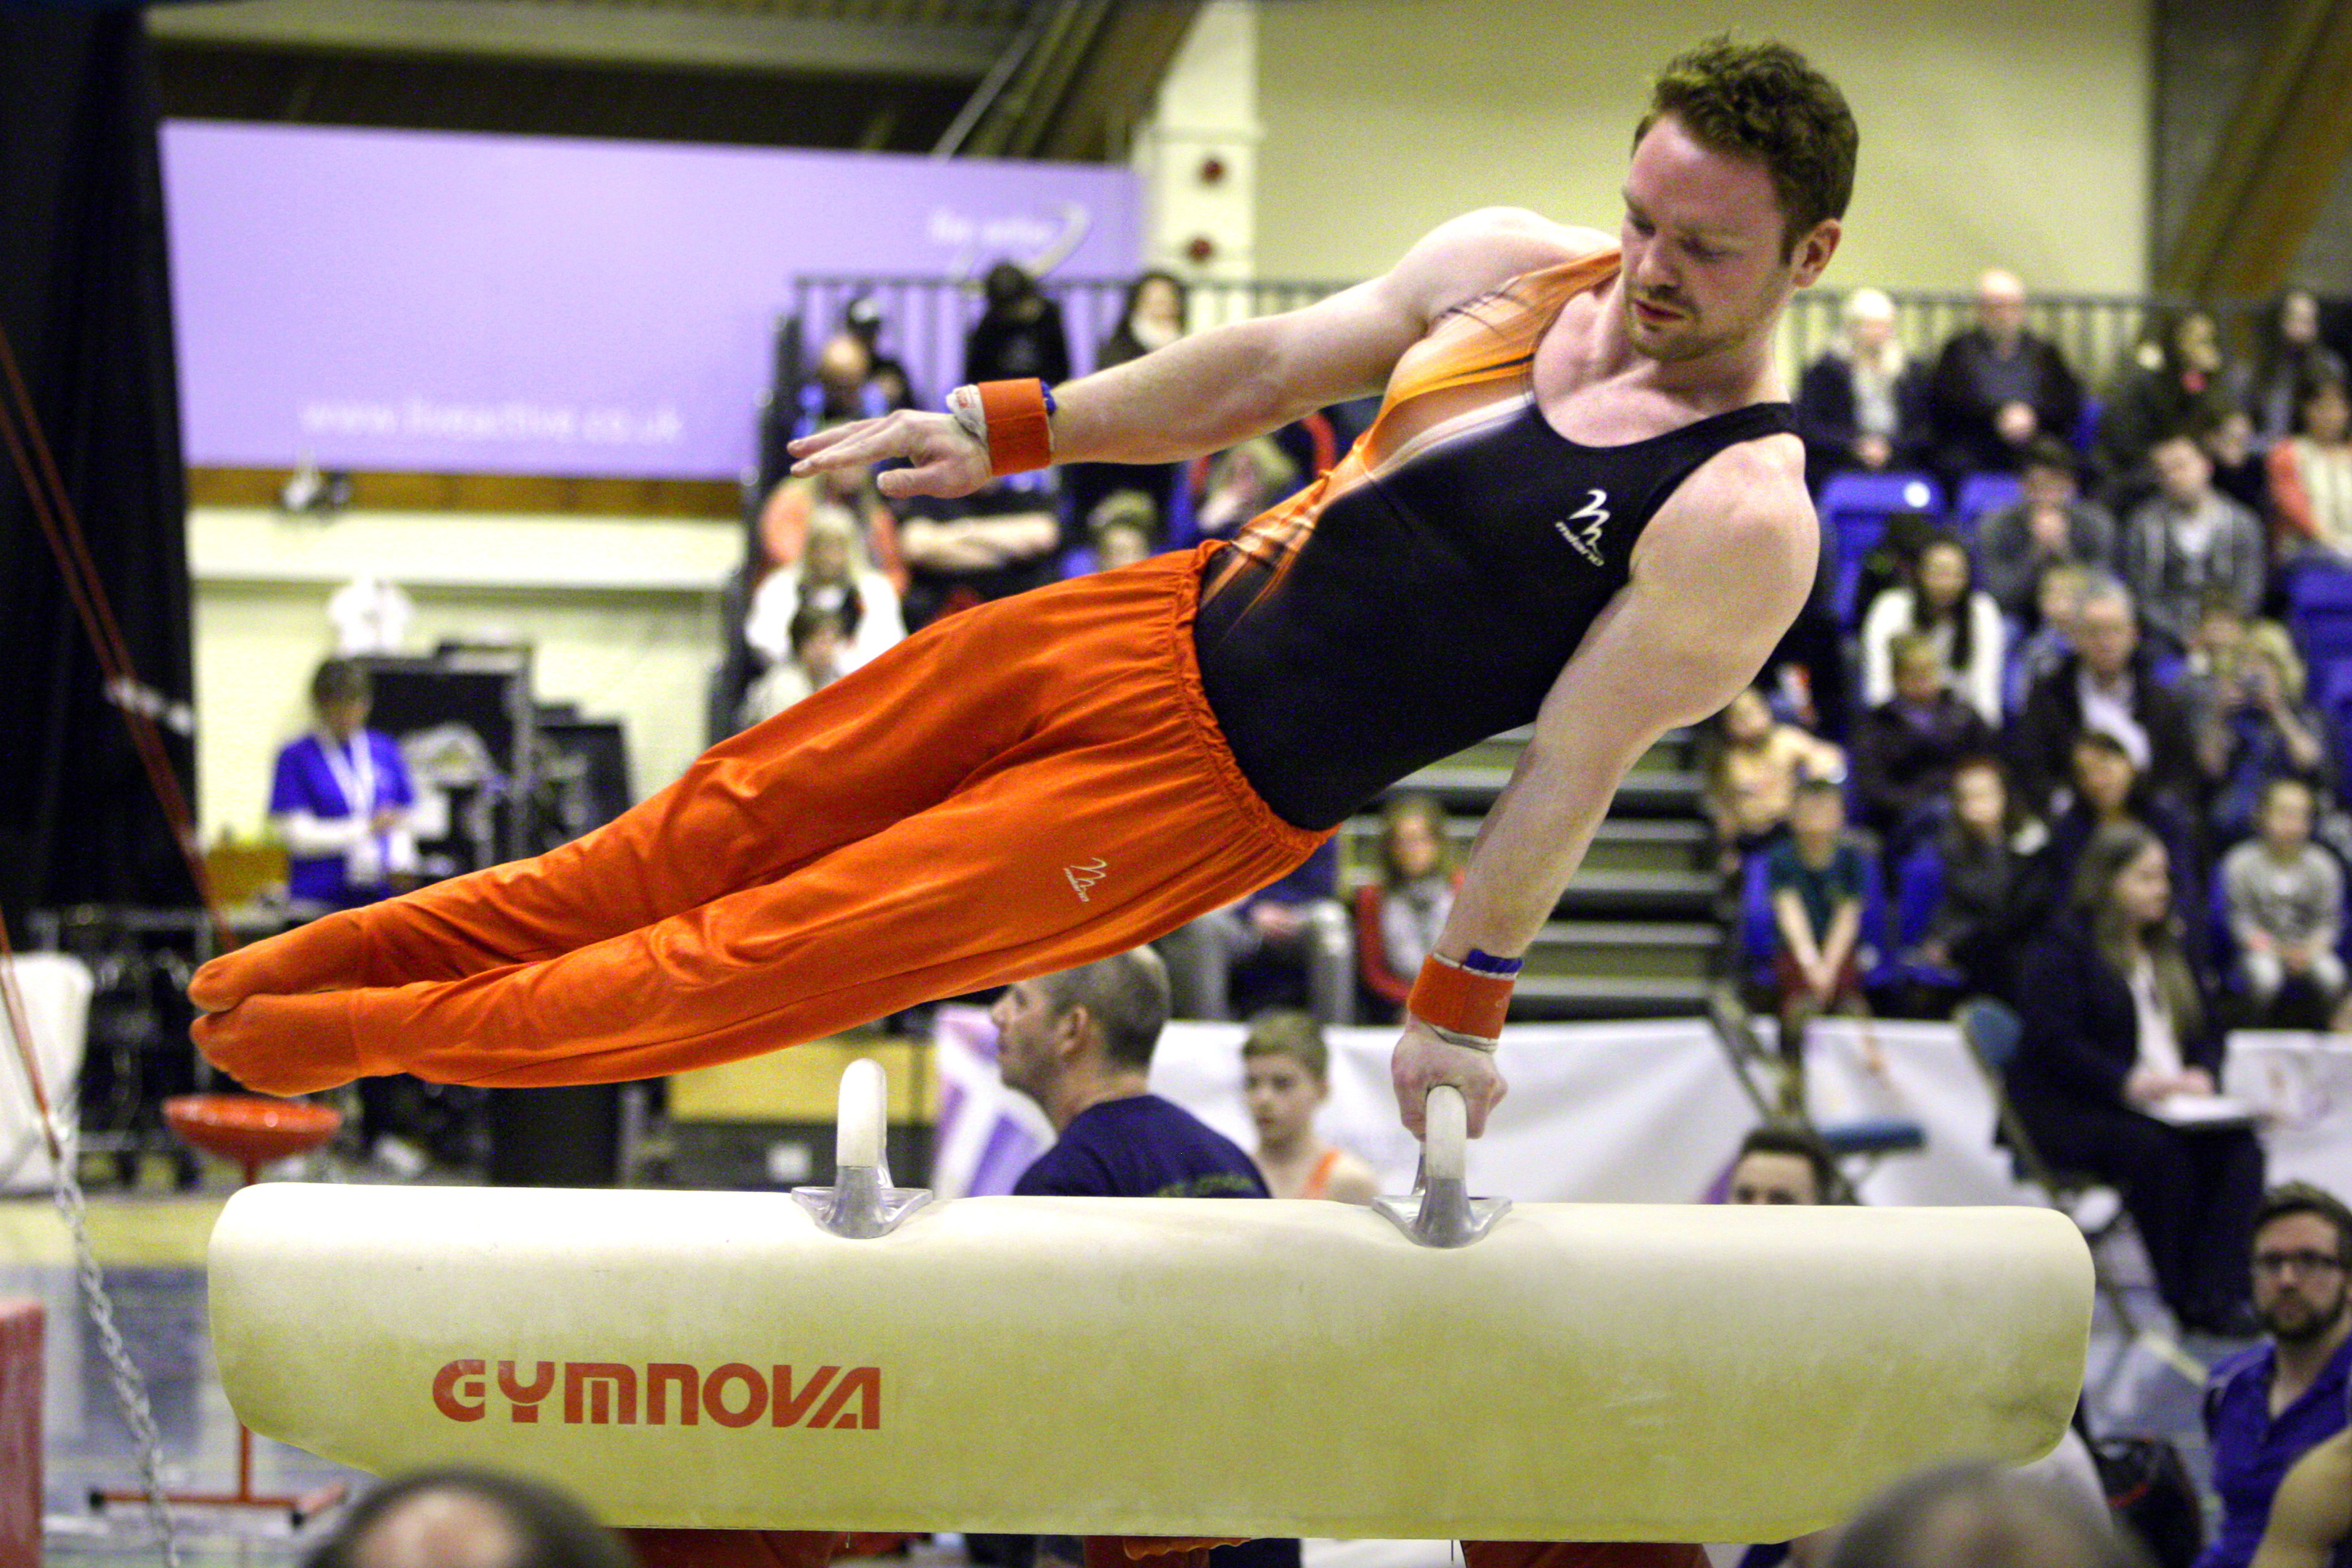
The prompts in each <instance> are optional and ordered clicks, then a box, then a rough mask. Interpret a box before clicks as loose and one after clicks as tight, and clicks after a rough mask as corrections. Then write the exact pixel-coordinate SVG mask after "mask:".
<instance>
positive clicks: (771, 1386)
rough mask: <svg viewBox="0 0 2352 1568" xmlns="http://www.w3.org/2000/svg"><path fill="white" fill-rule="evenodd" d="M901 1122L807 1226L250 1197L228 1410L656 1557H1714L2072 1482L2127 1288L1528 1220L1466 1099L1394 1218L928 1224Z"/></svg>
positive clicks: (2009, 1226)
mask: <svg viewBox="0 0 2352 1568" xmlns="http://www.w3.org/2000/svg"><path fill="white" fill-rule="evenodd" d="M883 1088H884V1085H883V1083H882V1077H881V1073H880V1070H879V1068H874V1067H873V1066H872V1065H871V1064H868V1063H859V1064H856V1066H855V1067H853V1068H852V1069H851V1072H850V1074H849V1075H848V1076H846V1077H845V1079H844V1082H843V1093H842V1114H841V1121H840V1126H839V1130H838V1137H839V1141H840V1143H839V1156H840V1158H839V1167H840V1169H839V1173H838V1174H837V1175H836V1177H835V1186H834V1187H832V1188H829V1189H817V1190H805V1189H804V1190H803V1191H802V1192H801V1193H799V1194H794V1195H791V1196H788V1195H785V1194H763V1193H685V1192H609V1191H600V1192H567V1191H555V1190H544V1189H487V1190H485V1189H480V1188H432V1187H404V1188H398V1187H383V1188H377V1187H355V1186H314V1185H300V1184H271V1185H264V1186H257V1187H252V1188H248V1189H247V1190H246V1191H244V1192H241V1193H239V1194H237V1195H236V1197H235V1198H233V1199H231V1200H230V1202H229V1205H228V1206H227V1208H226V1211H225V1212H224V1213H223V1215H222V1216H221V1219H220V1223H219V1226H218V1227H217V1228H216V1229H215V1232H214V1235H213V1239H212V1248H211V1290H212V1325H213V1335H214V1340H215V1346H216V1348H217V1351H218V1355H219V1362H220V1369H221V1377H222V1381H223V1383H224V1384H226V1388H227V1391H228V1394H229V1399H230V1402H231V1403H232V1405H234V1406H235V1407H236V1413H237V1415H239V1416H240V1417H241V1418H242V1419H243V1420H245V1421H246V1422H247V1423H248V1424H249V1425H250V1426H253V1428H254V1429H255V1430H257V1431H258V1432H261V1433H264V1434H266V1435H268V1436H272V1437H276V1438H278V1439H279V1440H281V1441H284V1442H288V1443H291V1444H294V1445H296V1446H298V1447H302V1448H305V1449H308V1450H310V1452H312V1453H314V1454H318V1455H320V1456H323V1457H325V1458H331V1459H334V1460H338V1461H341V1462H343V1463H346V1464H350V1465H354V1466H357V1467H359V1468H362V1469H366V1470H371V1471H375V1472H378V1473H388V1472H393V1471H398V1470H402V1469H405V1468H411V1467H414V1466H419V1465H425V1464H430V1463H446V1462H474V1463H480V1464H488V1465H495V1466H499V1467H504V1468H515V1469H520V1470H523V1471H526V1472H530V1473H532V1474H535V1475H539V1476H541V1477H543V1478H546V1479H551V1480H554V1481H557V1482H559V1483H561V1484H562V1485H564V1486H567V1487H569V1488H571V1489H573V1490H574V1491H575V1492H577V1493H578V1494H579V1495H580V1496H581V1497H582V1498H583V1500H585V1501H586V1502H587V1503H588V1504H589V1505H590V1506H591V1507H592V1508H593V1509H595V1510H597V1511H598V1512H599V1513H600V1514H601V1515H602V1516H603V1517H604V1519H605V1520H607V1521H610V1522H612V1523H614V1524H620V1525H636V1526H667V1527H673V1528H695V1527H700V1528H716V1529H738V1530H743V1529H762V1530H821V1531H873V1532H883V1531H1001V1532H1013V1533H1034V1534H1065V1535H1110V1534H1118V1535H1139V1536H1140V1535H1153V1536H1190V1537H1203V1536H1206V1537H1217V1536H1230V1537H1245V1536H1317V1537H1343V1538H1344V1537H1386V1538H1424V1539H1444V1538H1455V1539H1461V1538H1471V1539H1489V1540H1515V1541H1622V1542H1643V1541H1677V1542H1687V1541H1782V1540H1787V1539H1790V1538H1791V1537H1793V1536H1795V1535H1798V1534H1800V1533H1802V1532H1804V1531H1810V1530H1813V1529H1817V1528H1820V1527H1822V1526H1823V1525H1825V1524H1829V1523H1832V1522H1834V1521H1838V1520H1841V1519H1843V1518H1846V1517H1849V1516H1850V1515H1851V1514H1852V1512H1853V1510H1854V1509H1855V1508H1856V1507H1857V1506H1858V1505H1859V1504H1860V1503H1861V1502H1862V1501H1863V1500H1864V1499H1866V1498H1867V1497H1868V1496H1869V1495H1870V1494H1871V1493H1872V1492H1874V1490H1876V1489H1879V1488H1880V1487H1882V1486H1884V1485H1885V1484H1886V1483H1887V1482H1889V1481H1891V1480H1893V1479H1895V1478H1896V1477H1898V1476H1901V1475H1904V1474H1906V1473H1908V1472H1909V1471H1911V1470H1914V1469H1916V1468H1919V1467H1921V1466H1923V1465H1927V1464H1929V1463H1933V1462H1936V1461H1938V1460H1944V1459H1953V1458H1991V1459H1996V1460H2002V1461H2008V1462H2023V1461H2025V1460H2029V1459H2032V1458H2039V1457H2040V1456H2042V1454H2045V1453H2047V1452H2048V1451H2049V1450H2050V1449H2051V1448H2052V1447H2053V1446H2054V1445H2055V1444H2056V1442H2057V1440H2058V1438H2059V1436H2060V1435H2061V1434H2062V1432H2063V1430H2064V1428H2065V1426H2066V1422H2067V1419H2068V1416H2069V1415H2070V1413H2071V1412H2072V1411H2073V1409H2074V1401H2075V1396H2076V1394H2077V1392H2078V1391H2079V1389H2080V1387H2081V1384H2082V1377H2083V1365H2084V1351H2085V1346H2086V1341H2087V1336H2088V1333H2089V1327H2090V1317H2091V1260H2090V1255H2089V1252H2088V1250H2087V1249H2086V1248H2085V1247H2084V1243H2083V1239H2082V1237H2081V1236H2080V1235H2079V1234H2078V1233H2077V1231H2076V1230H2075V1228H2074V1226H2073V1224H2072V1223H2070V1222H2069V1221H2068V1220H2067V1219H2066V1218H2064V1216H2063V1215H2058V1214H2054V1213H2052V1212H2050V1211H2047V1210H2043V1209H2035V1208H1980V1209H1941V1208H1939V1209H1933V1210H1927V1209H1864V1208H1735V1207H1721V1206H1702V1205H1690V1206H1680V1205H1577V1204H1522V1205H1517V1206H1516V1207H1509V1208H1508V1209H1507V1212H1500V1211H1501V1210H1502V1209H1503V1208H1504V1207H1505V1206H1506V1205H1500V1204H1499V1203H1496V1202H1495V1201H1493V1200H1482V1201H1480V1202H1479V1203H1473V1202H1472V1201H1471V1200H1468V1199H1466V1198H1465V1197H1462V1196H1461V1194H1462V1192H1463V1176H1464V1167H1465V1156H1464V1144H1463V1136H1462V1119H1461V1115H1460V1105H1459V1096H1458V1095H1454V1092H1453V1091H1452V1090H1450V1089H1441V1090H1440V1091H1438V1093H1439V1095H1440V1096H1450V1097H1452V1099H1453V1100H1454V1104H1453V1105H1452V1106H1451V1107H1448V1106H1445V1105H1444V1104H1443V1103H1442V1102H1440V1103H1433V1106H1432V1108H1431V1109H1432V1119H1431V1120H1432V1133H1431V1141H1430V1144H1429V1146H1428V1147H1427V1150H1426V1152H1425V1156H1424V1167H1423V1169H1424V1191H1423V1194H1422V1195H1421V1198H1420V1200H1419V1202H1418V1204H1417V1205H1395V1206H1394V1207H1393V1213H1392V1215H1391V1217H1393V1218H1394V1219H1395V1221H1396V1223H1391V1218H1384V1217H1383V1215H1381V1213H1380V1212H1376V1211H1374V1210H1370V1209H1364V1208H1358V1207H1353V1206H1350V1205H1342V1204H1334V1203H1326V1202H1255V1203H1254V1202H1235V1201H1232V1200H1202V1199H1118V1200H1109V1199H1090V1198H1004V1197H997V1198H961V1199H957V1200H955V1201H953V1202H934V1203H925V1202H923V1201H922V1200H923V1199H924V1198H925V1197H927V1196H928V1194H920V1193H913V1192H908V1191H907V1190H905V1189H899V1188H894V1187H893V1186H891V1184H890V1180H889V1175H888V1173H887V1169H886V1168H885V1166H884V1163H883V1159H882V1131H883V1116H884V1109H883V1107H884V1100H883V1094H882V1090H883ZM1448 1184H1451V1185H1450V1186H1449V1185H1448ZM796 1199H797V1200H798V1201H796ZM1482 1205H1484V1206H1482ZM1449 1207H1450V1209H1451V1211H1452V1212H1451V1214H1450V1215H1447V1214H1444V1213H1440V1212H1437V1211H1441V1210H1446V1209H1448V1208H1449ZM1482 1232H1483V1234H1482ZM1300 1410H1310V1411H1313V1412H1314V1413H1315V1415H1316V1419H1314V1420H1313V1421H1298V1422H1283V1421H1278V1420H1274V1419H1271V1418H1270V1416H1271V1415H1272V1413H1274V1412H1276V1411H1300Z"/></svg>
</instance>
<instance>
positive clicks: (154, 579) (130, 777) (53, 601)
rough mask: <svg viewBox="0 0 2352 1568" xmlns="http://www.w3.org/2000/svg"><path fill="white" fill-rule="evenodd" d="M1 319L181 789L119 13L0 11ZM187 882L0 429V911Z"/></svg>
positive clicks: (181, 493) (166, 360)
mask: <svg viewBox="0 0 2352 1568" xmlns="http://www.w3.org/2000/svg"><path fill="white" fill-rule="evenodd" d="M0 328H5V331H6V332H7V337H8V342H9V344H10V346H11V347H12V348H13V349H14V351H15V353H16V362H17V363H18V365H19V366H20V367H21V369H22V371H23V373H24V375H25V378H26V383H27V384H28V387H29V389H30V392H31V395H32V401H33V405H34V408H35V411H36V413H37V416H38V418H39V421H40V424H41V426H42V428H43V430H44V431H45V432H46V434H47V438H48V442H49V446H50V448H51V450H52V451H53V452H54V453H55V455H56V458H57V465H58V470H59V472H60V474H61V476H62V478H63V479H64V482H65V488H66V490H67V493H68V496H69V497H70V498H71V500H72V504H73V508H74V510H75V512H76V514H77V515H78V516H79V519H80V521H81V527H82V531H83V533H84V535H85V536H86V537H87V539H88V542H89V555H90V558H91V560H92V561H93V562H94V563H96V566H97V569H98V575H99V577H100V581H101V582H102V584H103V585H104V588H105V592H106V595H107V597H108V599H109V600H110V602H111V604H112V605H113V609H114V614H115V616H116V618H117V619H118V621H119V622H120V623H121V630H122V637H123V640H124V642H125V643H126V644H128V646H129V651H130V655H131V663H132V666H133V667H134V668H135V669H136V671H137V674H138V678H139V679H140V681H141V683H142V686H143V687H144V690H143V691H139V692H134V693H132V694H131V700H135V701H139V702H142V703H143V704H145V705H147V706H149V707H150V708H151V709H160V710H161V717H160V726H161V730H162V733H163V739H164V741H165V744H166V749H167V751H168V752H169V754H170V757H171V761H172V764H173V767H174V768H175V769H176V770H177V773H178V775H179V779H180V784H181V788H182V791H183V793H184V795H186V797H187V798H189V799H190V800H193V799H194V783H195V763H194V748H193V745H192V743H191V741H190V728H189V713H190V708H191V701H192V698H193V694H194V680H193V669H192V664H193V660H192V653H191V648H190V614H189V584H188V561H187V542H186V531H187V524H186V517H187V490H186V475H185V470H184V468H183V460H182V458H181V452H180V414H179V394H178V384H177V372H176V370H175V368H174V364H173V345H172V305H171V290H170V284H169V279H168V275H167V271H166V265H165V259H164V245H163V176H162V167H161V160H160V155H159V152H158V146H157V138H156V110H155V95H154V89H153V83H152V68H151V65H150V61H149V55H148V45H147V37H146V28H145V24H144V20H143V18H142V15H141V13H140V12H139V11H138V10H137V9H136V8H135V7H124V8H121V9H114V10H100V11H74V10H49V9H43V10H23V9H5V8H0ZM0 395H5V389H0ZM11 401H12V404H13V399H12V400H11ZM194 897H195V893H194V887H193V885H192V879H191V878H190V876H189V873H188V871H187V868H186V866H185V864H184V861H183V859H182V858H181V856H180V851H179V847H178V846H177V845H176V844H175V843H174V842H173V834H172V830H171V828H170V826H169V825H168V824H167V822H166V819H165V816H164V813H163V807H162V805H160V804H159V803H158V801H157V799H156V793H155V791H154V790H153V789H152V787H151V785H150V784H149V782H148V777H147V774H146V773H145V772H144V771H143V770H142V767H141V765H140V761H139V756H138V753H137V752H136V751H135V750H134V748H133V746H132V744H131V738H130V735H129V732H128V731H127V730H126V729H125V727H124V724H123V720H122V715H121V710H119V709H118V707H117V706H116V702H115V700H114V698H113V697H111V696H110V694H109V692H108V691H107V689H106V683H105V680H104V679H103V677H102V676H101V674H100V664H99V660H98V658H97V656H96V654H95V653H94V652H93V650H92V649H91V647H90V646H89V638H88V637H87V636H86V635H85V634H84V632H83V629H82V626H81V624H80V622H79V620H78V619H77V617H76V616H75V614H74V610H73V606H72V604H71V602H70V600H69V599H68V596H67V591H66V586H65V580H64V578H63V577H62V576H61V575H60V574H59V570H58V565H57V563H56V562H55V561H54V560H53V558H52V557H51V554H50V552H49V548H48V545H47V542H45V541H44V539H43V537H42V534H41V531H40V529H39V527H38V526H37V522H36V513H35V511H34V510H33V504H32V499H31V497H30V496H29V495H28V494H27V493H26V485H25V480H24V479H23V478H22V477H21V476H19V475H18V473H17V472H16V465H15V464H14V463H13V462H11V461H9V460H8V458H7V455H6V447H5V443H0V910H5V913H6V914H7V915H9V916H10V917H11V919H12V924H13V923H14V921H15V919H16V918H18V917H21V915H22V913H23V912H24V911H25V910H26V909H27V908H49V907H58V906H62V905H67V904H73V903H79V902H85V901H99V902H109V903H121V904H132V905H147V906H158V907H185V906H187V905H188V904H190V903H191V902H193V900H194ZM16 929H17V931H18V932H19V934H21V931H22V928H21V926H19V927H17V928H16Z"/></svg>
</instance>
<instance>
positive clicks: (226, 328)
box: [163, 122, 1140, 479]
mask: <svg viewBox="0 0 2352 1568" xmlns="http://www.w3.org/2000/svg"><path fill="white" fill-rule="evenodd" d="M163 170H164V181H165V187H166V196H167V200H168V203H169V221H170V243H171V255H172V271H173V296H174V308H175V310H176V312H177V316H178V321H179V349H180V374H181V377H182V395H183V399H184V419H185V425H186V439H187V456H188V461H189V462H190V463H191V464H193V465H196V466H200V467H230V468H286V467H290V466H292V465H294V464H295V463H297V462H299V461H300V460H301V459H303V458H306V457H307V458H310V459H311V460H313V461H315V462H317V463H318V464H319V465H320V466H321V467H324V468H380V469H409V470H417V471H423V472H441V473H451V472H455V473H541V474H565V475H589V476H605V475H609V476H625V477H635V478H647V477H657V478H680V479H732V478H734V477H736V475H738V474H739V473H740V471H741V470H742V469H743V468H746V467H747V466H749V465H750V463H751V458H752V444H753V435H752V426H753V421H754V417H755V407H756V404H757V401H758V398H759V396H760V395H761V393H763V392H765V391H766V390H767V383H768V378H769V374H770V358H771V347H772V342H773V334H774V331H775V323H776V319H777V317H778V316H779V315H780V314H781V313H782V312H784V311H785V310H787V309H788V308H789V306H790V304H791V302H792V301H791V287H792V280H793V279H794V278H796V277H803V276H810V275H818V274H835V275H838V274H845V273H847V274H858V275H876V276H893V275H895V276H901V277H976V276H978V274H979V273H981V272H982V271H984V270H985V269H986V268H987V267H988V266H989V265H990V263H992V262H993V261H996V260H999V259H1002V258H1006V257H1011V258H1014V259H1016V260H1021V261H1024V262H1029V263H1033V264H1035V263H1040V262H1042V263H1045V264H1049V265H1054V266H1055V270H1056V271H1058V272H1060V273H1061V274H1063V275H1065V276H1077V277H1097V278H1099V277H1118V276H1123V275H1125V274H1127V273H1129V272H1130V271H1132V270H1133V269H1134V268H1135V267H1136V265H1137V257H1138V255H1139V205H1140V198H1139V186H1138V182H1137V180H1136V177H1135V175H1134V174H1132V173H1131V172H1129V171H1128V170H1125V169H1118V168H1105V167H1102V166H1099V165H1077V164H1065V163H994V162H980V161H967V160H956V161H952V162H950V161H942V160H933V159H929V158H919V157H907V156H895V155H886V154H879V153H787V152H773V151H768V150H763V149H751V148H713V147H689V146H675V145H665V144H655V143H642V142H595V141H567V140H555V139H551V138H537V137H505V136H462V135H446V134H438V133H424V132H386V131H350V130H331V129H320V128H312V127H301V126H257V125H224V124H215V123H198V122H174V123H173V124H170V125H167V126H165V127H164V130H163ZM832 325H833V323H832V322H830V321H824V322H814V323H811V326H812V329H813V330H814V331H818V332H822V331H826V330H829V329H830V328H831V326H832ZM885 346H886V347H887V346H888V340H887V338H886V340H885ZM926 390H927V391H930V392H937V391H940V390H943V389H935V388H934V389H926Z"/></svg>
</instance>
